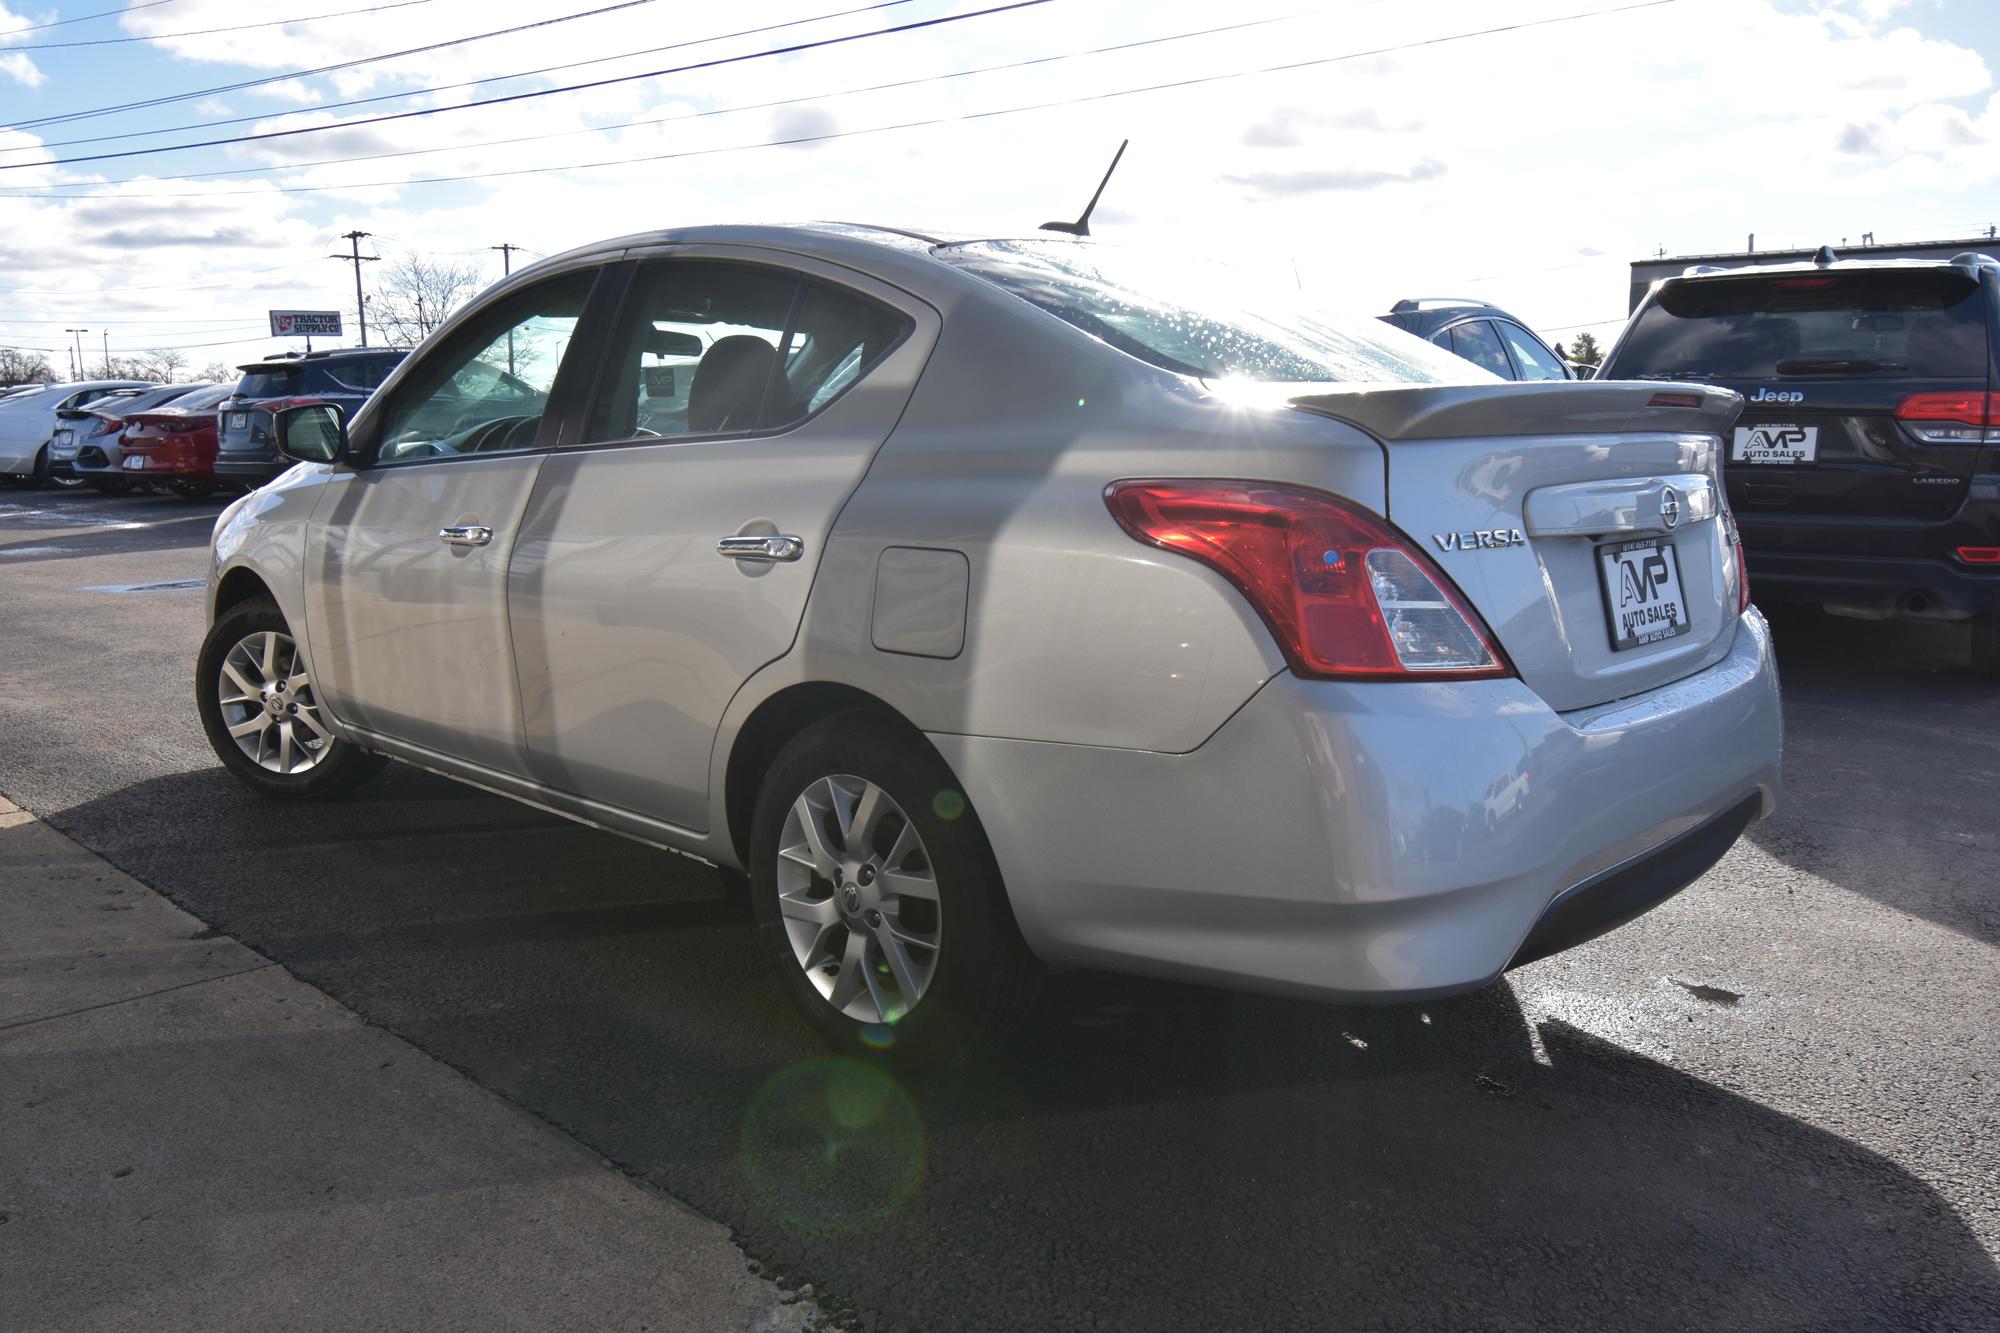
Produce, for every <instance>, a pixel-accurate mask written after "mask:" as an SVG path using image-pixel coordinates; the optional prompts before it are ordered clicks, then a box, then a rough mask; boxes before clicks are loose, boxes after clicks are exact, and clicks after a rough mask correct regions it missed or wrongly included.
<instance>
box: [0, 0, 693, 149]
mask: <svg viewBox="0 0 2000 1333" xmlns="http://www.w3.org/2000/svg"><path fill="white" fill-rule="evenodd" d="M653 2H654V0H619V3H617V4H610V5H603V6H601V7H599V8H597V9H586V10H582V11H580V12H578V13H575V14H559V15H557V16H556V17H554V18H547V19H537V20H536V21H535V22H533V23H517V24H515V25H514V26H513V27H511V28H495V29H493V30H492V31H491V32H476V33H473V34H472V35H471V36H469V37H453V38H451V39H450V40H448V41H442V42H431V43H429V44H428V45H425V46H411V47H406V48H404V49H403V50H400V51H385V52H383V53H382V54H381V55H373V56H358V57H356V58H355V59H353V60H343V61H340V62H338V63H336V64H332V65H320V66H317V67H316V68H313V69H294V70H287V71H286V72H285V73H283V74H270V75H266V76H264V77H262V78H256V79H244V80H242V81H241V82H238V83H225V84H220V85H218V86H216V87H214V88H197V89H195V90H194V91H192V92H185V93H172V94H169V95H168V96H165V97H154V98H149V99H147V100H146V101H143V102H121V103H118V104H116V105H114V106H100V107H93V108H90V109H89V110H85V111H67V112H63V113H62V114H60V115H54V116H39V117H37V118H35V119H33V120H22V121H16V122H15V123H14V124H12V125H0V130H31V129H34V128H36V127H37V126H41V125H62V124H67V123H69V122H70V121H76V120H94V119H96V118H97V117H99V116H110V115H116V114H117V113H118V112H120V111H142V110H145V109H147V108H149V107H156V106H167V105H169V104H170V103H174V102H191V101H194V100H195V99H196V98H200V97H211V96H214V95H216V94H218V93H234V92H241V91H242V90H244V89H245V88H261V87H263V86H264V85H265V84H268V83H284V82H287V81H288V80H291V79H307V78H312V77H315V76H316V75H320V74H332V73H335V72H337V71H339V70H343V69H357V68H359V67H360V66H362V65H376V64H380V63H381V62H382V61H385V60H397V59H400V58H401V57H403V56H414V55H424V54H427V53H428V52H431V51H442V50H445V49H446V48H447V47H453V46H465V45H468V44H469V43H472V42H483V41H486V40H488V39H489V38H493V37H509V36H512V35H514V34H515V33H522V32H531V31H533V30H534V29H537V28H549V27H554V26H555V25H556V24H558V23H571V22H574V21H576V20H577V19H587V18H596V17H597V16H598V15H600V14H610V13H615V12H616V11H618V10H621V9H636V8H638V7H639V6H640V5H649V4H652V3H653Z"/></svg>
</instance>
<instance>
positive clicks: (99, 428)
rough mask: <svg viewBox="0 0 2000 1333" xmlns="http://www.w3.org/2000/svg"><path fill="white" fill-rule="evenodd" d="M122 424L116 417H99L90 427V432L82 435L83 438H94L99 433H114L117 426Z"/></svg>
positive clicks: (116, 431) (116, 430)
mask: <svg viewBox="0 0 2000 1333" xmlns="http://www.w3.org/2000/svg"><path fill="white" fill-rule="evenodd" d="M124 424H125V423H124V422H123V421H121V420H119V419H118V418H117V417H99V418H98V419H97V424H96V425H95V426H92V427H91V428H90V434H88V435H86V436H84V438H85V439H87V440H94V439H96V438H97V437H98V436H100V435H116V434H117V433H118V428H119V427H120V426H122V425H124Z"/></svg>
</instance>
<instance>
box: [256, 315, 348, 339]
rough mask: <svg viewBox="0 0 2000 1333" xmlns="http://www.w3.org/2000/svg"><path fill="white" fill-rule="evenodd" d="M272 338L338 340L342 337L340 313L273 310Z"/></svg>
mask: <svg viewBox="0 0 2000 1333" xmlns="http://www.w3.org/2000/svg"><path fill="white" fill-rule="evenodd" d="M271 336H272V337H273V338H338V337H339V336H340V312H339V311H338V310H273V311H272V312H271Z"/></svg>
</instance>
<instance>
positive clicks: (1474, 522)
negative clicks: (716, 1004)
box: [195, 226, 1779, 1061]
mask: <svg viewBox="0 0 2000 1333" xmlns="http://www.w3.org/2000/svg"><path fill="white" fill-rule="evenodd" d="M1190 267H1191V266H1190V265H1189V264H1188V263H1187V261H1186V260H1185V259H1184V258H1181V257H1178V256H1168V257H1167V258H1166V259H1165V260H1164V261H1154V260H1148V259H1146V258H1144V257H1142V256H1135V255H1133V254H1131V253H1130V252H1126V251H1120V250H1117V249H1115V248H1111V247H1105V246H1100V245H1096V244H1091V243H1085V242H1079V241H1073V240H1067V239H1051V238H1047V237H1037V238H1033V239H1026V240H1013V241H958V242H952V241H945V240H942V239H938V238H930V237H921V236H916V235H913V234H911V233H907V232H893V231H887V230H878V229H868V228H854V227H839V226H824V227H785V228H779V227H770V228H758V227H720V228H705V229H690V230H681V231H671V232H664V233H655V234H650V235H644V236H632V237H625V238H623V239H620V240H617V241H610V242H606V243H604V244H602V245H597V246H591V247H587V248H585V249H582V250H579V251H575V252H573V253H571V254H567V255H562V256H559V257H556V258H554V259H551V260H548V261H546V262H544V263H542V264H539V265H536V266H535V267H534V268H532V269H528V270H524V271H522V272H520V273H517V274H515V275H514V276H513V277H511V278H509V279H508V280H506V281H505V282H503V283H501V284H500V285H499V286H497V287H496V288H494V289H493V290H491V291H489V292H487V293H486V294H485V295H483V296H482V297H480V298H478V299H476V300H474V301H472V302H471V303H469V304H468V305H467V307H466V308H465V309H464V311H463V312H461V313H460V314H458V315H456V316H454V317H453V318H452V320H451V322H449V323H448V324H447V325H446V326H445V327H444V328H443V329H441V330H440V331H439V332H438V333H436V334H435V335H433V336H432V337H431V338H430V339H429V340H428V341H427V342H426V343H425V344H424V345H423V346H422V347H420V348H418V349H417V350H416V351H415V352H413V353H412V354H411V355H410V357H409V359H408V360H406V361H405V362H404V363H403V364H402V365H401V366H399V367H398V368H397V369H396V371H395V373H394V374H392V375H391V376H390V377H389V378H388V380H387V381H385V382H384V384H383V385H382V387H381V388H380V389H379V390H377V391H376V392H375V394H374V396H373V397H371V398H370V399H369V400H368V402H367V404H366V405H365V406H363V407H362V408H361V409H360V410H359V411H358V412H355V413H354V414H353V416H352V419H351V420H350V419H348V417H347V415H346V413H345V411H344V410H343V409H341V408H339V407H336V406H333V405H328V404H312V403H309V402H299V401H296V400H294V401H293V402H291V403H289V404H288V405H285V406H282V407H280V408H279V409H278V411H277V412H276V415H275V417H274V421H273V426H274V433H275V435H276V442H277V446H278V448H279V449H280V450H282V451H283V452H284V454H285V456H286V457H288V458H291V459H294V460H298V465H295V466H293V467H291V468H290V469H289V470H288V471H287V472H285V473H284V474H283V475H282V476H280V477H279V478H278V479H277V480H276V481H274V482H272V483H271V484H270V485H268V486H265V487H263V488H262V489H260V490H258V491H255V492H253V493H251V494H250V495H249V496H247V497H245V498H244V499H242V500H240V501H238V502H237V503H235V504H234V505H232V506H231V507H230V508H229V509H228V510H226V511H224V513H223V515H222V517H221V519H220V520H219V521H218V524H217V527H216V532H215V543H214V563H213V567H212V573H211V579H210V587H209V613H210V622H211V623H210V629H209V632H208V636H207V638H206V641H205V643H204V645H203V647H202V650H201V654H200V658H199V660H198V662H197V664H196V666H195V676H196V678H195V686H196V700H197V703H198V705H199V708H200V712H201V718H202V722H203V726H204V728H205V730H206V732H207V734H208V737H209V740H210V743H211V744H212V745H213V746H214V748H215V751H216V753H217V755H219V756H220V757H221V760H222V762H223V763H224V765H225V766H226V767H228V768H229V769H230V771H231V772H233V773H234V774H236V775H237V776H238V777H239V778H241V779H242V780H243V781H244V782H246V783H247V784H249V785H250V786H252V787H253V788H255V789H257V790H260V791H263V792H267V793H270V794H272V795H275V796H281V797H291V798H306V797H318V796H326V795H330V794H332V793H334V792H336V791H339V790H342V789H343V788H346V787H347V786H349V785H350V784H352V783H354V782H356V781H358V780H360V779H362V778H363V777H365V776H366V775H367V774H368V773H369V772H370V771H372V769H373V768H374V767H376V766H378V765H379V763H380V757H381V756H390V757H393V758H396V759H400V760H404V761H406V762H409V763H414V764H417V765H420V766H422V767H425V768H429V769H432V770H435V771H437V772H441V773H445V774H449V775H451V776H454V777H457V778H461V779H464V780H466V781H470V782H473V783H476V784H478V785H479V786H482V787H485V788H486V789H488V790H490V791H495V792H500V793H503V794H506V795H509V796H513V797H515V798H517V799H520V800H523V801H526V802H529V803H532V804H535V805H538V806H542V807H544V808H547V809H551V810H555V811H559V812H561V813H563V814H566V815H570V816H572V817H574V818H577V819H580V820H584V821H586V822H589V823H591V824H595V825H598V826H600V827H605V828H610V829H615V830H618V831H619V832H622V833H626V834H630V835H632V836H635V837H638V838H641V839H644V840H646V841H649V842H652V843H654V844H657V845H660V846H665V847H670V848H674V849H677V850H679V851H681V852H684V853H687V854H690V855H692V856H696V857H699V858H701V859H704V860H706V861H710V862H713V863H714V864H716V865H718V866H721V867H723V868H724V869H725V870H728V871H730V872H733V873H737V874H741V875H742V876H744V877H745V878H747V882H748V891H749V892H750V894H751V903H752V906H753V908H754V909H755V911H756V913H757V915H758V918H759V921H760V924H761V927H762V933H763V936H764V939H765V941H766V942H767V946H768V948H769V950H770V953H771V957H772V960H773V962H774V964H775V966H776V968H777V970H778V972H779V973H780V974H781V976H782V978H783V983H784V984H785V985H786V986H787V987H788V988H789V989H790V991H791V993H792V995H793V996H794V997H795V998H796V999H797V1000H798V1002H799V1004H800V1005H801V1007H802V1009H803V1012H804V1013H805V1015H806V1016H807V1017H808V1018H809V1019H810V1020H811V1021H812V1022H813V1023H814V1024H815V1025H817V1026H818V1028H819V1030H820V1031H821V1032H822V1033H823V1034H824V1035H825V1036H827V1037H828V1038H829V1039H830V1040H831V1041H832V1042H833V1043H835V1044H836V1045H837V1046H839V1047H840V1048H842V1049H844V1050H847V1051H850V1052H853V1053H856V1054H860V1055H868V1054H871V1053H879V1052H881V1051H882V1050H883V1049H884V1048H885V1047H886V1048H888V1049H889V1050H890V1053H891V1055H892V1056H899V1057H909V1058H912V1059H915V1060H918V1061H924V1060H929V1059H938V1058H944V1057H948V1056H950V1055H952V1054H955V1053H956V1052H958V1051H961V1050H963V1049H965V1048H967V1047H969V1046H970V1045H972V1044H973V1043H975V1042H976V1041H978V1040H979V1039H980V1037H981V1036H982V1035H983V1034H986V1033H988V1032H990V1031H992V1030H993V1029H994V1028H995V1027H996V1026H998V1025H1000V1024H1003V1023H1005V1022H1007V1021H1009V1020H1011V1019H1013V1018H1015V1017H1017V1016H1018V1015H1019V1013H1020V1012H1021V1010H1022V1008H1023V1007H1024V1005H1025V1003H1026V997H1027V995H1028V992H1029V984H1030V982H1031V980H1032V978H1033V976H1034V974H1035V967H1036V963H1037V960H1051V961H1058V962H1066V963H1079V964H1086V965H1094V966H1101V967H1108V968H1121V969H1127V970H1134V971H1145V972H1153V973H1159V974H1163V975H1167V976H1175V977H1182V978H1186V979H1189V980H1196V981H1204V982H1209V983H1217V984H1222V985H1231V986H1244V987H1256V988H1261V989H1268V990H1277V991H1285V992H1290V993H1294V994H1304V995H1318V996H1325V997H1334V998H1343V999H1347V1000H1367V1001H1389V1000H1415V999H1423V998H1426V997H1432V996H1441V995H1448V994H1452V993H1455V992H1459V991H1465V990H1471V989H1474V988H1476V987H1479V986H1483V985H1486V984H1487V983H1488V982H1490V981H1492V980H1493V979H1494V978H1496V977H1497V976H1499V975H1500V974H1501V973H1502V972H1503V971H1504V970H1505V969H1507V968H1508V967H1510V966H1517V965H1520V964H1522V963H1525V962H1529V961H1532V960H1534V959H1536V958H1540V957H1542V956H1544V955H1546V954H1549V953H1553V952H1555V951H1556V950H1558V949H1563V948H1567V947H1569V946H1570V945H1572V944H1575V943H1578V942H1579V941H1582V940H1586V939H1589V938H1591V937H1592V936H1594V935H1596V934H1599V933H1601V932H1603V931H1606V930H1609V929H1611V928H1612V927H1614V926H1617V925H1619V924H1620V923H1622V922H1624V921H1626V920H1629V919H1630V918H1631V917H1633V916H1635V915H1637V914H1638V913H1639V912H1641V911H1644V910H1646V909H1647V908H1648V907H1651V906H1652V905H1654V904H1655V903H1658V902H1660V901H1662V900H1664V899H1665V898H1667V897H1669V896H1671V895H1672V894H1673V893H1675V892H1677V891H1678V890H1679V889H1680V888H1682V887H1683V886H1684V885H1686V884H1688V883H1689V882H1690V881H1692V880H1693V879H1694V878H1695V877H1697V876H1698V875H1700V874H1701V873H1702V872H1703V871H1705V870H1707V869H1708V868H1709V867H1710V866H1711V865H1713V864H1715V862H1716V860H1717V859H1718V858H1720V857H1721V856H1722V854H1723V853H1724V852H1725V851H1727V850H1728V848H1729V847H1730V845H1731V844H1732V843H1734V842H1735V840H1736V838H1737V836H1738V835H1739V834H1740V833H1741V832H1742V831H1743V829H1744V828H1745V827H1747V826H1748V825H1749V823H1750V822H1751V821H1752V820H1754V819H1757V818H1760V817H1762V816H1763V815H1765V814H1767V813H1768V812H1769V811H1770V810H1771V809H1772V808H1773V805H1774V803H1775V801H1776V799H1777V794H1778V761H1779V713H1778V682H1777V672H1776V668H1775V666H1774V665H1773V661H1772V656H1771V641H1770V636H1769V633H1768V632H1767V630H1766V629H1765V626H1764V622H1763V619H1762V618H1761V617H1760V616H1759V615H1758V614H1757V612H1756V611H1755V610H1754V609H1753V608H1751V606H1750V604H1749V601H1748V597H1747V591H1748V590H1747V587H1746V585H1745V583H1744V581H1743V571H1742V565H1741V561H1740V558H1739V552H1738V547H1737V542H1736V539H1735V532H1734V528H1733V526H1732V525H1731V523H1730V521H1729V514H1728V510H1727V508H1726V507H1725V505H1724V503H1723V494H1722V487H1721V483H1720V480H1719V468H1720V460H1721V443H1720V441H1721V438H1722V436H1724V435H1725V434H1726V433H1727V432H1728V430H1729V428H1730V425H1731V423H1732V422H1734V421H1735V419H1736V416H1737V413H1738V412H1739V411H1740V410H1741V409H1742V400H1741V399H1740V398H1738V397H1737V396H1736V395H1735V394H1733V393H1728V392H1726V391H1722V390H1717V389H1707V388H1703V387H1701V386H1698V385H1680V384H1675V385H1666V386H1662V385H1659V384H1608V383H1594V384H1578V383H1575V382H1573V381H1569V380H1557V381H1552V382H1546V383H1541V384H1508V383H1502V382H1500V381H1498V380H1496V379H1494V378H1493V377H1491V376H1490V375H1487V374H1486V373H1485V372H1483V371H1481V370H1479V369H1478V368H1476V367H1474V366H1472V365H1470V364H1468V363H1467V362H1465V361H1463V360H1460V359H1459V358H1457V357H1455V356H1452V355H1450V354H1449V353H1447V352H1444V351H1441V350H1440V349H1438V348H1436V347H1433V346H1431V345H1430V344H1428V343H1425V342H1423V341H1422V340H1420V339H1417V338H1413V337H1411V336H1409V335H1408V334H1405V333H1402V332H1400V331H1398V330H1396V329H1392V328H1390V327H1388V326H1386V325H1384V324H1381V323H1378V322H1376V321H1374V320H1368V319H1358V320H1357V319H1343V318H1341V317H1339V316H1329V315H1323V314H1320V313H1317V312H1310V311H1299V310H1295V309H1292V308H1290V306H1289V305H1288V304H1286V303H1277V304H1270V305H1266V304H1262V303H1260V302H1259V301H1257V300H1254V299H1252V298H1247V297H1246V296H1245V294H1244V293H1243V291H1242V290H1241V289H1240V288H1239V287H1238V286H1236V285H1233V284H1217V285H1215V286H1204V285H1202V284H1200V283H1197V282H1195V281H1193V280H1192V279H1191V277H1190ZM496 371H497V372H499V373H495V372H496Z"/></svg>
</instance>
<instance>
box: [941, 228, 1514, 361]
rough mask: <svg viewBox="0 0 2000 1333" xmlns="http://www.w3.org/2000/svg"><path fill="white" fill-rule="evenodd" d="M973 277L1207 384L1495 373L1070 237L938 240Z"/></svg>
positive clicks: (1202, 269)
mask: <svg viewBox="0 0 2000 1333" xmlns="http://www.w3.org/2000/svg"><path fill="white" fill-rule="evenodd" d="M933 253H934V254H935V255H937V257H938V258H939V259H942V260H944V261H945V262H947V263H950V264H954V265H956V266H958V267H960V268H963V269H967V270H969V271H970V272H972V273H976V274H977V275H979V276H980V277H982V278H985V279H986V280H987V281H988V282H991V283H994V284H995V285H997V286H999V287H1002V288H1005V289H1006V290H1007V291H1009V292H1012V293H1013V294H1014V295H1016V296H1018V297H1020V298H1021V299H1022V300H1024V301H1026V302H1028V303H1029V304H1030V305H1033V306H1037V307H1039V308H1040V309H1043V310H1046V311H1048V312H1049V313H1050V314H1052V315H1054V316H1056V317H1057V318H1058V319H1061V320H1064V321H1065V322H1067V323H1070V324H1073V325H1075V326H1076V327H1077V328H1079V329H1082V330H1083V331H1084V332H1085V333H1088V334H1090V335H1091V336H1092V337H1094V338H1098V339H1101V340H1102V341H1104V342H1107V343H1109V344H1111V345H1112V346H1113V347H1116V348H1117V349H1118V350H1119V351H1121V352H1124V353H1126V354H1128V355H1130V356H1135V357H1137V358H1138V359H1139V360H1141V361H1144V362H1146V363H1147V364H1149V365H1154V366H1158V367H1159V368H1160V369H1162V370H1170V371H1173V372H1174V373H1176V374H1180V375H1194V376H1198V377H1200V378H1202V379H1225V378H1236V379H1250V380H1270V381H1279V382H1286V383H1297V382H1306V381H1326V380H1340V381H1359V382H1364V383H1393V384H1485V383H1492V382H1495V377H1494V376H1492V375H1489V374H1487V373H1486V372H1485V371H1482V370H1480V369H1479V368H1477V367H1476V366H1473V365H1472V364H1471V363H1469V362H1467V361H1464V360H1461V359H1460V358H1458V357H1456V356H1453V355H1451V354H1450V353H1449V352H1446V351H1443V350H1442V349H1440V348H1436V347H1433V346H1431V345H1430V344H1429V343H1426V342H1424V341H1422V340H1421V339H1418V338H1414V337H1411V336H1410V335H1409V334H1407V333H1404V332H1402V331H1401V330H1399V329H1395V328H1391V327H1390V326H1389V325H1386V324H1383V323H1381V322H1380V321H1378V320H1375V319H1368V318H1348V317H1345V316H1339V315H1328V314H1324V313H1320V312H1317V311H1313V310H1310V309H1309V308H1307V307H1305V306H1303V305H1302V304H1301V303H1300V302H1299V301H1298V300H1297V298H1296V297H1293V296H1291V295H1290V294H1286V293H1280V294H1276V295H1263V294H1254V293H1252V292H1251V291H1250V290H1249V288H1250V284H1249V283H1248V281H1247V280H1246V279H1245V278H1244V276H1243V275H1242V274H1240V273H1235V272H1233V271H1231V270H1228V269H1225V268H1222V267H1220V266H1218V265H1210V264H1204V263H1200V262H1196V261H1190V260H1188V259H1187V258H1185V257H1183V256H1153V255H1146V254H1143V253H1139V252H1134V251H1125V250H1116V249H1110V248H1107V247H1104V246H1098V245H1079V244H1076V243H1073V242H1067V241H979V242H975V243H971V244H965V245H948V246H939V247H938V248H937V249H936V250H935V251H933Z"/></svg>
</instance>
